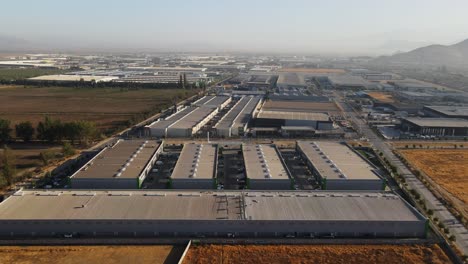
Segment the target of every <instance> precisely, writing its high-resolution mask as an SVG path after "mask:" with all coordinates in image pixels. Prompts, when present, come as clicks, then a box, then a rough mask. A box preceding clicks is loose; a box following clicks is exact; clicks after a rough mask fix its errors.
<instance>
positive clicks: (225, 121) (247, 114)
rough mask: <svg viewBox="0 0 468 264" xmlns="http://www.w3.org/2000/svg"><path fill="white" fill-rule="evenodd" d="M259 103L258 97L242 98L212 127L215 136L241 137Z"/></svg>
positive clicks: (259, 98)
mask: <svg viewBox="0 0 468 264" xmlns="http://www.w3.org/2000/svg"><path fill="white" fill-rule="evenodd" d="M260 102H261V97H260V96H257V97H250V96H244V97H242V98H241V99H240V100H239V101H238V102H237V103H236V104H235V105H234V106H233V107H232V108H231V110H229V112H228V113H227V114H226V115H224V116H223V118H222V119H221V120H220V121H219V122H218V123H217V124H216V125H215V126H214V128H215V129H216V133H217V135H218V136H223V137H232V136H240V135H243V134H244V131H245V130H246V129H247V124H248V122H249V121H250V119H251V118H252V116H253V115H254V113H255V111H256V109H257V108H258V107H259V104H260Z"/></svg>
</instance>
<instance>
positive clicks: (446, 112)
mask: <svg viewBox="0 0 468 264" xmlns="http://www.w3.org/2000/svg"><path fill="white" fill-rule="evenodd" d="M423 112H424V113H425V114H426V115H428V116H430V117H445V118H463V119H468V106H424V108H423Z"/></svg>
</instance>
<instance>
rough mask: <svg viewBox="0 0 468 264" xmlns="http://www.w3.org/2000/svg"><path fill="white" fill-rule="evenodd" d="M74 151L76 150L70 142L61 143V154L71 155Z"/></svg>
mask: <svg viewBox="0 0 468 264" xmlns="http://www.w3.org/2000/svg"><path fill="white" fill-rule="evenodd" d="M75 152H76V151H75V149H74V148H73V146H72V145H71V144H70V143H68V142H65V143H63V146H62V153H63V156H65V157H69V156H73V155H75Z"/></svg>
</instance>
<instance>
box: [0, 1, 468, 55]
mask: <svg viewBox="0 0 468 264" xmlns="http://www.w3.org/2000/svg"><path fill="white" fill-rule="evenodd" d="M382 2H383V1H371V0H356V1H346V0H330V1H327V2H323V1H307V0H291V1H278V0H271V1H266V0H258V1H246V0H238V1H230V2H224V1H223V2H222V3H220V1H214V0H200V1H192V2H188V1H186V2H184V3H181V2H180V1H177V2H171V1H150V0H135V1H131V2H130V1H122V0H117V1H99V2H98V1H91V0H83V1H79V2H69V1H58V0H44V1H34V2H33V1H25V0H18V1H9V2H6V3H3V4H2V10H3V11H4V12H2V16H0V24H1V25H3V27H1V28H0V51H8V50H50V51H54V50H60V51H93V50H95V51H104V50H109V51H138V50H141V51H154V52H158V51H164V52H166V51H174V52H178V51H187V52H190V51H193V52H264V53H266V52H278V53H307V54H339V55H388V54H392V53H395V52H397V51H409V50H411V49H414V48H418V47H421V46H425V45H429V44H443V45H449V44H454V43H456V42H459V41H462V40H464V39H467V38H468V23H467V20H466V10H468V2H467V1H463V0H448V1H443V2H442V1H438V0H426V1H423V0H414V1H404V0H395V1H385V3H382ZM25 6H27V7H28V8H25Z"/></svg>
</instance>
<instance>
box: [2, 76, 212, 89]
mask: <svg viewBox="0 0 468 264" xmlns="http://www.w3.org/2000/svg"><path fill="white" fill-rule="evenodd" d="M181 78H182V81H179V82H178V83H140V82H96V81H94V80H93V81H90V82H85V81H84V80H80V81H67V82H61V81H39V80H27V79H20V80H5V79H0V84H4V85H29V86H39V87H57V86H58V87H71V88H122V89H124V88H125V89H177V88H179V89H192V88H194V87H199V86H205V87H206V84H205V83H203V84H201V83H200V84H198V83H188V82H187V79H186V77H185V78H183V77H182V75H181Z"/></svg>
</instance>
